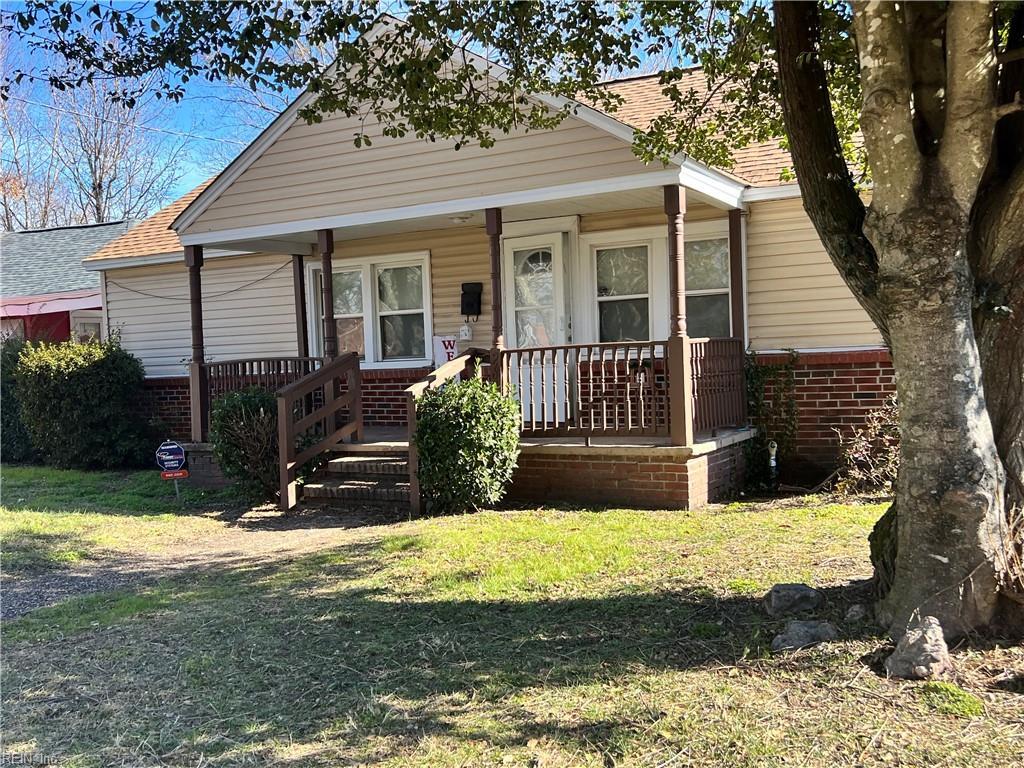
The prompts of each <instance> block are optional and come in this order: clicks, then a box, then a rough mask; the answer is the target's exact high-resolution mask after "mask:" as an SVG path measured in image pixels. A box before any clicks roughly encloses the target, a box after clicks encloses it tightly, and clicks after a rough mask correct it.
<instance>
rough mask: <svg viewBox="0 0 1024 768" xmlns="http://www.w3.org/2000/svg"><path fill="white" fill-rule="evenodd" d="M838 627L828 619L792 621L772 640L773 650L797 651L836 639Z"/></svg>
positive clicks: (776, 651)
mask: <svg viewBox="0 0 1024 768" xmlns="http://www.w3.org/2000/svg"><path fill="white" fill-rule="evenodd" d="M837 636H838V635H837V633H836V628H835V627H834V626H832V624H831V623H829V622H827V621H790V622H788V623H787V624H786V629H785V630H783V632H782V634H779V635H776V636H775V639H774V640H772V651H774V652H775V653H778V652H779V651H795V650H798V649H799V648H807V647H809V646H812V645H817V644H818V643H824V642H827V641H829V640H835V639H836V637H837Z"/></svg>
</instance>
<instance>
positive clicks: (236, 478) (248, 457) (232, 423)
mask: <svg viewBox="0 0 1024 768" xmlns="http://www.w3.org/2000/svg"><path fill="white" fill-rule="evenodd" d="M210 442H211V443H213V455H214V458H216V459H217V465H218V466H219V467H220V471H221V472H223V473H224V477H226V478H228V479H229V480H231V481H233V482H234V484H235V486H236V487H237V488H238V489H239V490H240V491H241V492H242V493H243V494H245V495H246V496H248V497H249V498H251V499H266V498H270V497H271V496H273V495H274V493H275V492H277V490H278V476H277V475H278V468H277V460H278V450H277V400H276V398H275V397H274V395H272V394H271V393H269V392H267V391H265V390H262V389H259V388H257V387H250V388H249V389H244V390H242V391H240V392H230V393H228V394H226V395H224V396H223V397H219V398H217V399H216V400H215V401H214V402H213V406H212V408H211V410H210Z"/></svg>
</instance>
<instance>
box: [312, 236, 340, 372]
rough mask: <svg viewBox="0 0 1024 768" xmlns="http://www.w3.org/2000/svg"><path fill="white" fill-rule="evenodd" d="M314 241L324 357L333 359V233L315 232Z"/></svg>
mask: <svg viewBox="0 0 1024 768" xmlns="http://www.w3.org/2000/svg"><path fill="white" fill-rule="evenodd" d="M316 241H317V245H318V246H319V248H320V274H321V277H322V278H323V304H324V357H326V358H335V357H337V356H338V326H337V325H335V324H334V267H333V266H332V264H331V257H332V256H334V232H333V231H332V230H330V229H320V230H317V233H316Z"/></svg>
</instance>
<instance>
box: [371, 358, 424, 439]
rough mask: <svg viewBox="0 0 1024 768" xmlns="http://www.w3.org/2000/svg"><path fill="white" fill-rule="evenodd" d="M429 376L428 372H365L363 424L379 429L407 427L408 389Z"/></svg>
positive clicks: (414, 369) (418, 369)
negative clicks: (377, 426)
mask: <svg viewBox="0 0 1024 768" xmlns="http://www.w3.org/2000/svg"><path fill="white" fill-rule="evenodd" d="M428 373H430V370H429V369H428V368H401V369H396V370H379V369H378V370H372V371H363V421H364V422H365V423H366V424H376V425H379V426H405V424H406V422H407V419H406V415H405V388H406V387H408V386H410V385H412V384H415V383H416V382H417V381H420V380H421V379H422V378H423V377H424V376H426V375H427V374H428Z"/></svg>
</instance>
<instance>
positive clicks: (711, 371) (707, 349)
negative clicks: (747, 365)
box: [687, 339, 747, 435]
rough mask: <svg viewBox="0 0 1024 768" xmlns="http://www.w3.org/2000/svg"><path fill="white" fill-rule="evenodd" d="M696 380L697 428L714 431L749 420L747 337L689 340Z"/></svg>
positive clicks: (742, 424)
mask: <svg viewBox="0 0 1024 768" xmlns="http://www.w3.org/2000/svg"><path fill="white" fill-rule="evenodd" d="M687 341H688V342H689V347H690V372H691V377H692V381H693V431H694V433H695V434H696V433H704V434H712V435H713V434H714V433H715V430H717V429H720V428H722V427H740V426H745V425H746V423H747V394H746V380H745V377H744V373H743V339H687Z"/></svg>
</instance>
